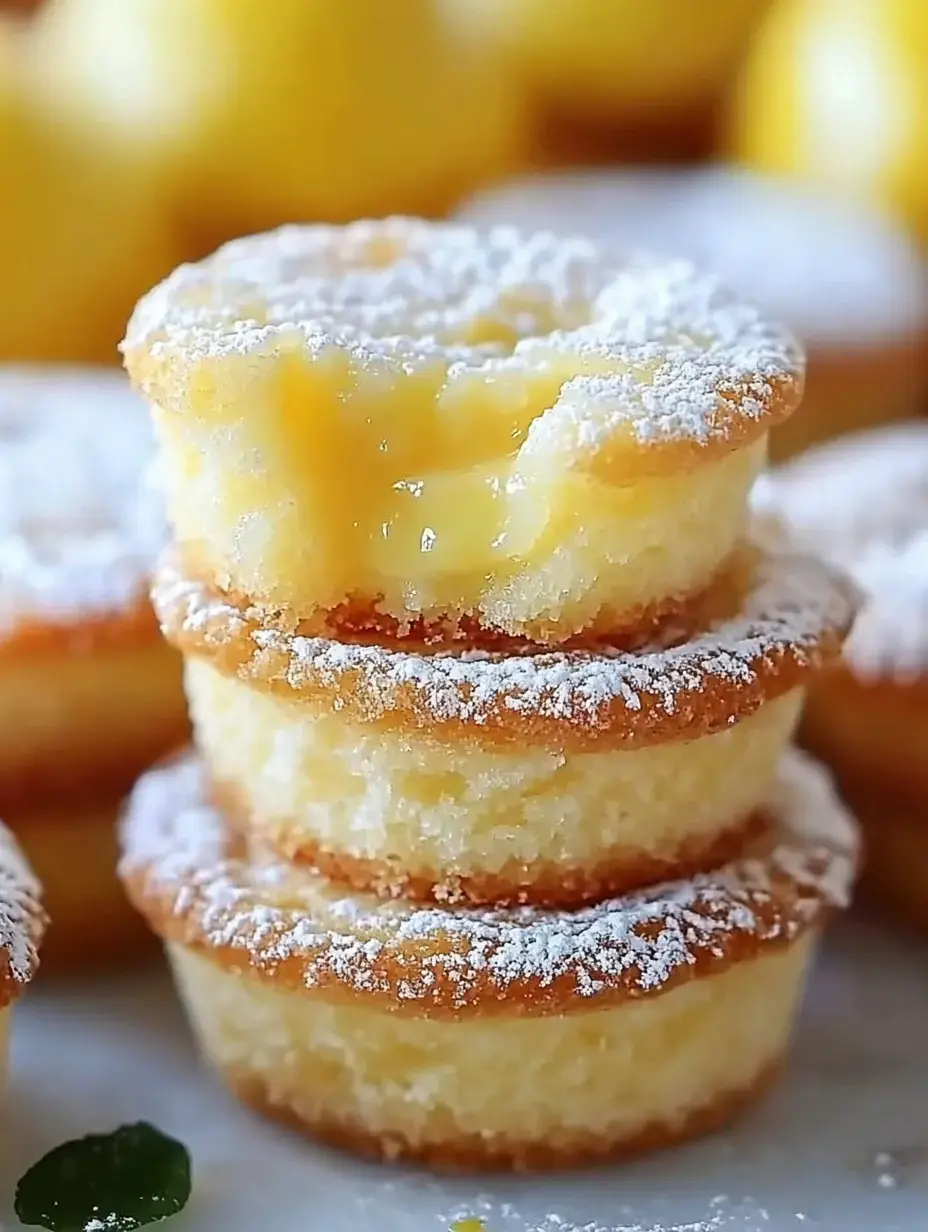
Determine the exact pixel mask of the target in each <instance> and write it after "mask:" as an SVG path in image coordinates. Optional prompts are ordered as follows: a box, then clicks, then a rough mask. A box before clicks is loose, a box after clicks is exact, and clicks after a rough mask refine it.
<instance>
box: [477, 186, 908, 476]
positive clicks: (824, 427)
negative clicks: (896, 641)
mask: <svg viewBox="0 0 928 1232" xmlns="http://www.w3.org/2000/svg"><path fill="white" fill-rule="evenodd" d="M459 216H460V217H461V218H462V219H464V220H466V221H468V222H470V223H472V224H474V225H479V226H491V225H499V224H501V223H507V224H510V225H514V226H519V227H526V228H534V227H550V228H551V230H552V231H555V232H557V233H558V234H565V233H566V234H574V233H576V232H581V233H583V234H585V235H589V236H591V237H592V238H594V239H596V240H599V241H601V242H603V243H610V244H616V245H622V246H623V247H628V246H638V245H640V246H644V247H647V248H649V249H653V250H655V251H658V252H675V253H680V254H683V255H685V256H687V257H690V258H691V259H692V260H694V261H696V262H698V263H700V264H702V265H704V266H705V267H706V268H707V269H712V270H716V271H717V272H718V273H719V274H721V275H722V276H723V277H724V278H725V279H726V280H727V281H728V282H729V283H730V285H731V286H733V287H734V288H736V290H738V291H739V292H741V293H742V294H743V295H746V296H748V297H749V298H750V299H752V300H753V301H755V302H756V303H757V304H759V305H760V306H761V308H762V309H763V310H764V311H765V312H768V313H769V314H770V315H771V316H772V317H773V318H775V319H777V320H781V321H785V322H786V323H787V324H788V325H789V327H790V328H791V329H792V330H794V331H795V333H796V335H797V337H799V339H800V340H801V341H802V344H803V346H804V347H805V348H806V351H807V353H808V373H807V380H806V391H805V397H804V398H803V403H802V408H801V410H800V412H799V414H798V415H795V416H793V417H792V418H791V419H790V420H789V421H788V422H787V423H786V424H785V425H784V426H783V427H782V428H781V429H780V430H779V431H777V432H775V433H774V435H773V437H772V440H771V452H772V454H773V455H774V456H776V457H785V456H787V455H789V454H794V453H797V452H798V451H799V450H801V449H803V448H805V447H806V446H808V445H810V444H812V443H814V442H816V441H821V440H825V439H826V438H828V437H833V436H839V435H841V434H842V433H844V432H848V431H853V430H856V429H861V428H866V427H869V426H871V425H875V424H878V423H881V422H887V421H889V420H893V419H905V418H906V417H908V416H909V415H912V414H914V413H916V411H917V410H919V409H920V406H921V403H922V402H923V400H924V399H925V397H926V393H928V360H926V349H925V341H926V336H928V284H926V279H925V271H924V264H923V259H922V255H921V252H920V251H919V249H918V246H917V245H916V244H915V243H914V242H913V241H912V240H911V239H910V238H909V237H908V236H907V235H906V234H905V232H904V230H903V228H902V227H901V226H899V225H897V224H896V223H895V222H894V221H893V220H892V219H889V218H886V217H884V216H883V215H882V214H880V213H879V212H877V211H874V210H872V209H869V208H867V207H865V206H862V205H860V204H859V203H851V202H849V201H847V200H844V199H842V198H840V197H835V196H834V195H832V194H829V193H826V192H823V191H821V189H816V188H810V187H809V186H808V185H802V184H796V183H792V182H790V181H788V180H782V179H778V178H776V177H774V176H766V175H758V174H754V173H752V172H746V171H737V170H733V169H731V168H729V167H722V166H715V167H712V166H710V167H699V168H693V167H672V168H667V169H653V168H652V169H649V168H642V167H639V168H620V169H618V170H613V169H604V170H599V171H596V170H586V171H576V172H573V173H570V172H568V173H564V172H560V173H552V174H548V175H534V176H526V177H523V178H519V179H515V180H510V181H509V182H508V183H503V184H501V185H499V186H497V187H495V188H491V189H489V190H487V191H485V192H483V193H479V194H478V195H477V196H475V197H473V198H472V199H471V200H470V201H467V202H465V204H464V205H463V206H462V207H461V209H460V211H459Z"/></svg>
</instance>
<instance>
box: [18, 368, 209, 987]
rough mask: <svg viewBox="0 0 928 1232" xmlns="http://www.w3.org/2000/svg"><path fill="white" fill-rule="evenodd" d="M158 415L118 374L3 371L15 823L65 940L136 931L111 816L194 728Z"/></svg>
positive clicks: (93, 947)
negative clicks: (118, 870)
mask: <svg viewBox="0 0 928 1232" xmlns="http://www.w3.org/2000/svg"><path fill="white" fill-rule="evenodd" d="M152 455H153V447H152V440H151V431H150V426H149V424H148V420H147V416H146V414H145V409H144V407H143V406H142V404H141V402H140V401H139V400H138V399H137V398H136V396H135V395H134V394H133V393H132V391H131V389H130V387H129V384H128V382H127V381H126V380H125V379H124V378H123V377H122V376H121V375H120V374H119V373H117V372H111V371H103V370H93V369H71V368H60V369H59V368H0V723H2V727H3V732H4V738H3V741H2V743H0V816H3V817H4V818H5V820H7V821H8V822H9V824H10V825H11V826H12V828H13V829H14V830H15V832H16V834H17V836H18V837H19V839H20V841H21V842H22V844H23V846H24V848H25V849H26V852H27V854H28V855H29V857H30V859H32V860H33V862H34V864H35V867H36V871H37V873H38V875H39V877H40V879H41V880H42V881H43V882H47V883H48V887H49V895H48V898H47V905H48V907H49V910H50V913H51V915H52V917H53V919H54V921H55V927H54V928H52V930H51V931H50V933H49V938H48V944H47V947H46V951H45V954H46V958H47V959H48V960H50V961H51V962H52V964H53V965H54V959H55V954H56V951H57V949H58V942H59V941H61V943H62V946H63V948H64V949H65V950H67V951H68V952H69V953H78V952H81V951H85V952H86V953H87V956H88V957H94V956H97V955H98V954H102V953H105V952H109V951H110V950H111V949H112V948H113V947H117V948H120V947H122V945H123V941H124V939H125V938H124V934H123V931H122V930H123V928H125V929H126V930H127V934H128V935H129V936H134V937H135V938H136V939H137V938H138V935H139V933H138V929H137V928H135V927H134V924H133V921H132V916H131V913H129V912H128V911H127V910H126V907H125V905H124V901H123V898H122V895H121V892H120V889H119V885H118V883H117V881H116V878H115V851H114V839H113V827H114V824H115V819H116V814H117V811H118V806H119V803H120V800H121V798H122V796H123V795H124V794H125V792H126V791H127V790H128V789H129V787H130V786H131V785H132V782H133V781H134V779H135V778H136V777H137V775H138V774H139V772H140V771H141V770H143V769H144V768H145V767H146V766H148V765H150V764H151V763H152V761H155V760H157V759H158V758H159V757H161V756H162V755H163V754H164V753H165V752H166V751H167V750H168V749H170V748H172V747H173V746H174V745H176V744H178V743H181V742H182V741H183V740H184V739H185V733H186V730H187V726H186V718H185V710H184V699H183V692H182V689H181V668H180V660H179V657H178V656H177V654H176V652H174V651H173V650H171V648H170V647H168V646H167V645H165V643H164V642H163V640H162V639H161V637H160V633H159V630H158V624H157V621H156V620H155V618H154V615H153V613H152V610H151V605H150V603H149V600H148V593H147V591H148V574H149V571H150V568H151V565H152V562H153V559H154V556H155V554H156V553H157V551H158V549H159V547H160V546H161V544H162V541H163V538H164V525H163V514H162V512H161V507H160V499H159V497H158V494H157V492H156V490H155V489H154V488H153V487H152V486H150V485H148V484H147V483H146V482H145V480H144V475H145V471H146V468H147V467H148V465H149V463H150V462H151V459H152Z"/></svg>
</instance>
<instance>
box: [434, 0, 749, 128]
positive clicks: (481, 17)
mask: <svg viewBox="0 0 928 1232" xmlns="http://www.w3.org/2000/svg"><path fill="white" fill-rule="evenodd" d="M766 2H767V0H712V2H711V3H710V4H700V3H698V2H697V0H457V4H458V7H459V8H460V9H462V10H467V11H468V12H470V13H471V15H472V17H473V18H474V19H475V20H478V24H479V25H480V26H481V27H482V28H483V29H484V30H485V31H487V32H488V33H489V34H490V35H491V37H492V38H493V39H495V40H496V41H497V42H498V43H499V44H500V45H501V46H502V47H503V48H504V49H505V51H506V52H507V53H508V55H509V57H510V60H511V62H512V63H513V64H514V65H515V66H516V67H517V69H518V70H519V71H520V72H521V73H522V74H523V75H524V77H525V79H526V80H527V81H528V82H529V84H530V85H531V86H532V87H534V89H535V91H536V92H537V93H538V94H539V95H540V96H541V97H542V98H543V99H544V100H545V101H547V102H549V103H552V104H554V105H556V106H557V107H558V109H560V110H564V111H567V112H571V113H579V114H586V115H589V116H592V117H594V118H599V119H624V118H625V117H626V116H627V115H628V114H629V113H635V112H642V111H644V112H647V111H681V110H683V109H686V108H688V107H690V106H693V105H696V106H699V105H702V104H706V103H709V102H711V101H712V100H713V99H714V98H715V97H717V96H718V94H719V92H720V90H721V88H722V86H723V85H724V84H725V82H726V79H727V77H728V75H729V73H731V72H732V71H733V69H734V66H735V61H736V58H737V56H738V55H739V53H740V51H741V49H742V48H743V46H744V43H745V40H746V39H747V37H748V35H749V32H750V30H751V29H752V27H753V25H754V23H755V21H756V19H757V16H758V14H759V13H760V12H761V11H762V9H763V8H764V7H765V5H766Z"/></svg>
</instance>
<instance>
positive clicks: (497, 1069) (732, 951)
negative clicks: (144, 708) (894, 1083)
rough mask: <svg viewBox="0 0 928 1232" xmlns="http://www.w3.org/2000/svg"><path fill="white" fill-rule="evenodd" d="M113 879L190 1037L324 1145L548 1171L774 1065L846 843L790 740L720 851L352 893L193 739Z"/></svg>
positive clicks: (844, 889) (848, 874)
mask: <svg viewBox="0 0 928 1232" xmlns="http://www.w3.org/2000/svg"><path fill="white" fill-rule="evenodd" d="M123 844H124V854H123V860H122V865H121V869H122V875H123V877H124V879H125V882H126V885H127V887H128V890H129V893H130V895H131V896H132V899H133V901H134V902H135V904H136V905H137V906H138V907H139V909H140V910H141V911H142V912H143V914H144V915H145V916H146V918H147V919H148V920H149V922H150V923H151V925H152V927H153V928H154V930H155V931H156V932H157V933H158V934H159V935H160V936H161V937H162V938H163V939H164V940H165V942H166V944H167V947H168V952H169V954H170V957H171V962H172V964H173V967H174V970H175V974H176V977H177V981H178V985H179V988H180V991H181V994H182V996H183V998H184V1000H185V1002H186V1004H187V1007H188V1010H189V1012H190V1015H191V1019H192V1021H193V1024H194V1028H195V1030H196V1032H197V1034H198V1036H199V1039H200V1042H201V1044H202V1047H203V1049H204V1051H205V1053H206V1054H207V1056H208V1057H209V1058H210V1059H211V1061H212V1062H213V1064H214V1065H215V1066H216V1067H217V1068H218V1069H219V1070H220V1071H221V1072H222V1074H223V1075H224V1077H225V1079H226V1080H227V1082H228V1083H229V1085H230V1086H231V1087H232V1089H233V1090H235V1091H236V1092H237V1093H238V1094H239V1095H240V1096H241V1098H242V1099H244V1100H245V1101H246V1102H247V1103H250V1104H252V1105H254V1106H256V1107H258V1108H260V1109H261V1110H262V1111H264V1112H267V1113H270V1114H271V1115H273V1116H275V1117H279V1118H281V1119H284V1120H286V1121H289V1122H292V1123H295V1124H296V1125H298V1126H300V1127H302V1128H304V1129H306V1130H307V1131H308V1132H310V1133H311V1134H313V1135H314V1136H316V1137H320V1138H322V1139H323V1140H325V1141H328V1142H332V1143H335V1144H338V1145H340V1146H345V1147H348V1148H349V1149H351V1150H354V1151H358V1152H362V1153H365V1154H373V1155H376V1156H382V1157H385V1158H388V1159H396V1158H400V1157H411V1158H415V1159H421V1160H425V1161H428V1162H429V1163H431V1164H434V1165H439V1166H446V1167H455V1168H459V1167H460V1168H463V1167H473V1166H480V1167H487V1166H490V1167H503V1168H535V1167H555V1166H562V1165H567V1164H575V1163H578V1162H586V1161H591V1160H595V1159H600V1158H605V1157H611V1156H617V1155H622V1154H626V1153H628V1152H632V1151H637V1150H641V1149H645V1148H650V1147H656V1146H660V1145H663V1144H665V1143H669V1142H673V1141H676V1140H678V1139H680V1138H684V1137H688V1136H690V1135H693V1134H696V1133H700V1132H702V1131H704V1130H708V1129H710V1128H713V1127H715V1126H717V1125H719V1124H721V1123H723V1122H725V1121H727V1120H728V1119H729V1117H730V1116H732V1115H733V1113H734V1112H735V1111H736V1110H737V1109H738V1108H740V1107H741V1106H742V1105H743V1104H745V1103H747V1102H749V1101H751V1100H752V1099H754V1098H755V1097H756V1096H757V1095H758V1094H759V1093H760V1092H761V1091H762V1090H763V1089H764V1088H765V1087H766V1086H767V1084H768V1083H769V1081H770V1079H771V1078H772V1077H773V1075H774V1074H775V1073H776V1071H777V1069H778V1068H779V1066H780V1064H781V1061H782V1058H783V1053H784V1049H785V1047H786V1043H787V1039H788V1036H789V1030H790V1026H791V1023H792V1021H793V1017H794V1013H795V1010H796V1004H797V1000H798V997H799V995H800V993H801V989H802V983H803V978H804V975H805V973H806V970H807V968H808V964H809V960H810V958H811V956H812V954H813V952H814V949H815V942H816V939H817V937H818V934H819V931H820V929H821V926H822V924H823V923H824V921H825V919H826V918H827V916H828V914H829V912H830V911H831V910H832V909H833V908H835V907H838V906H841V905H843V904H844V902H845V901H846V899H847V895H848V892H849V889H850V885H851V882H852V879H853V874H854V867H855V862H856V836H855V831H854V827H853V824H852V823H851V821H850V819H849V818H848V816H847V815H846V814H845V812H844V811H843V809H842V808H841V806H840V805H839V804H838V802H837V800H836V798H835V797H834V795H833V793H832V791H831V788H830V784H829V780H828V779H827V777H826V776H824V775H823V773H822V772H821V771H820V770H819V769H817V768H816V767H815V766H814V765H813V764H812V763H810V762H807V761H805V760H804V759H802V758H801V757H799V756H798V755H795V754H791V755H790V756H789V757H788V758H787V760H786V762H785V763H784V764H783V766H782V768H781V771H780V774H779V777H778V780H777V782H776V784H775V785H774V787H773V788H772V789H771V793H770V795H769V796H768V800H767V803H766V805H765V807H764V812H763V825H762V826H761V828H760V830H759V832H758V833H757V834H756V835H754V836H753V838H752V839H751V841H750V842H748V843H746V844H745V846H744V847H743V848H742V850H740V851H739V852H737V853H736V854H734V855H733V856H732V858H731V860H730V861H728V862H727V863H725V864H723V865H721V866H719V867H718V868H716V869H715V870H714V871H712V872H709V873H704V874H701V875H699V876H696V877H694V878H691V879H687V880H680V881H673V882H666V883H662V884H657V885H653V886H650V887H648V888H647V889H645V890H641V891H639V892H636V893H631V894H627V895H624V896H620V897H617V898H614V899H611V900H606V901H604V902H601V903H599V904H597V905H595V906H590V907H587V908H584V909H582V910H578V911H573V912H558V911H545V910H541V909H539V908H537V907H521V908H510V909H504V908H463V907H459V908H456V909H449V908H443V907H434V906H433V907H421V906H416V905H415V904H413V903H410V902H408V901H398V900H385V899H377V898H373V897H369V896H365V895H356V894H349V893H346V892H345V891H344V890H342V889H339V888H338V887H336V886H334V885H333V884H332V883H331V882H329V881H327V880H326V879H324V878H321V877H319V876H318V875H316V874H314V873H311V872H306V871H304V870H301V869H299V868H297V867H295V866H293V865H291V864H289V863H286V862H281V861H280V860H279V859H278V858H277V857H276V856H275V855H274V854H273V853H271V852H269V851H268V850H267V849H266V848H264V847H262V846H261V845H260V844H247V843H244V842H243V841H242V839H241V838H240V837H237V836H236V835H235V833H234V831H232V830H231V829H230V827H229V826H228V825H227V823H226V821H225V819H224V818H223V817H222V815H221V814H220V813H219V812H218V811H217V810H216V809H215V808H214V807H212V806H211V804H210V801H209V796H208V784H207V782H206V779H205V776H204V773H203V767H202V764H201V763H200V762H198V761H197V760H196V759H195V758H187V759H186V760H181V761H179V762H175V763H173V764H171V765H168V766H166V767H165V768H162V769H159V770H156V771H154V772H152V773H150V774H149V775H148V776H146V777H145V778H143V779H142V780H141V782H140V784H139V785H138V787H137V788H136V790H135V793H134V795H133V797H132V801H131V803H130V805H129V808H128V812H127V815H126V818H125V823H124V829H123Z"/></svg>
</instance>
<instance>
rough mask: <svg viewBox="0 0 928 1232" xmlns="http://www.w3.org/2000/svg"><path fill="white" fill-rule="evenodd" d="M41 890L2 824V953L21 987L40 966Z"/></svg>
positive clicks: (0, 904)
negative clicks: (38, 948) (38, 965)
mask: <svg viewBox="0 0 928 1232" xmlns="http://www.w3.org/2000/svg"><path fill="white" fill-rule="evenodd" d="M40 894H41V887H40V885H39V883H38V881H37V880H36V879H35V877H34V876H33V873H32V870H31V869H30V867H29V865H28V864H27V863H26V860H25V858H24V856H23V853H22V851H21V850H20V848H19V844H18V843H17V842H16V839H15V838H14V837H13V835H12V834H11V833H10V831H9V830H8V829H7V828H6V826H3V825H0V951H2V953H3V955H4V956H5V962H4V963H3V966H4V967H5V968H6V970H7V971H8V973H9V976H10V977H11V978H12V980H13V981H14V982H15V983H17V984H27V983H28V982H29V980H30V979H31V978H32V976H33V974H34V973H35V969H36V966H37V964H38V951H37V947H38V942H39V939H40V937H41V934H42V931H43V927H44V919H45V916H44V913H43V911H42V908H41V906H40Z"/></svg>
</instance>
